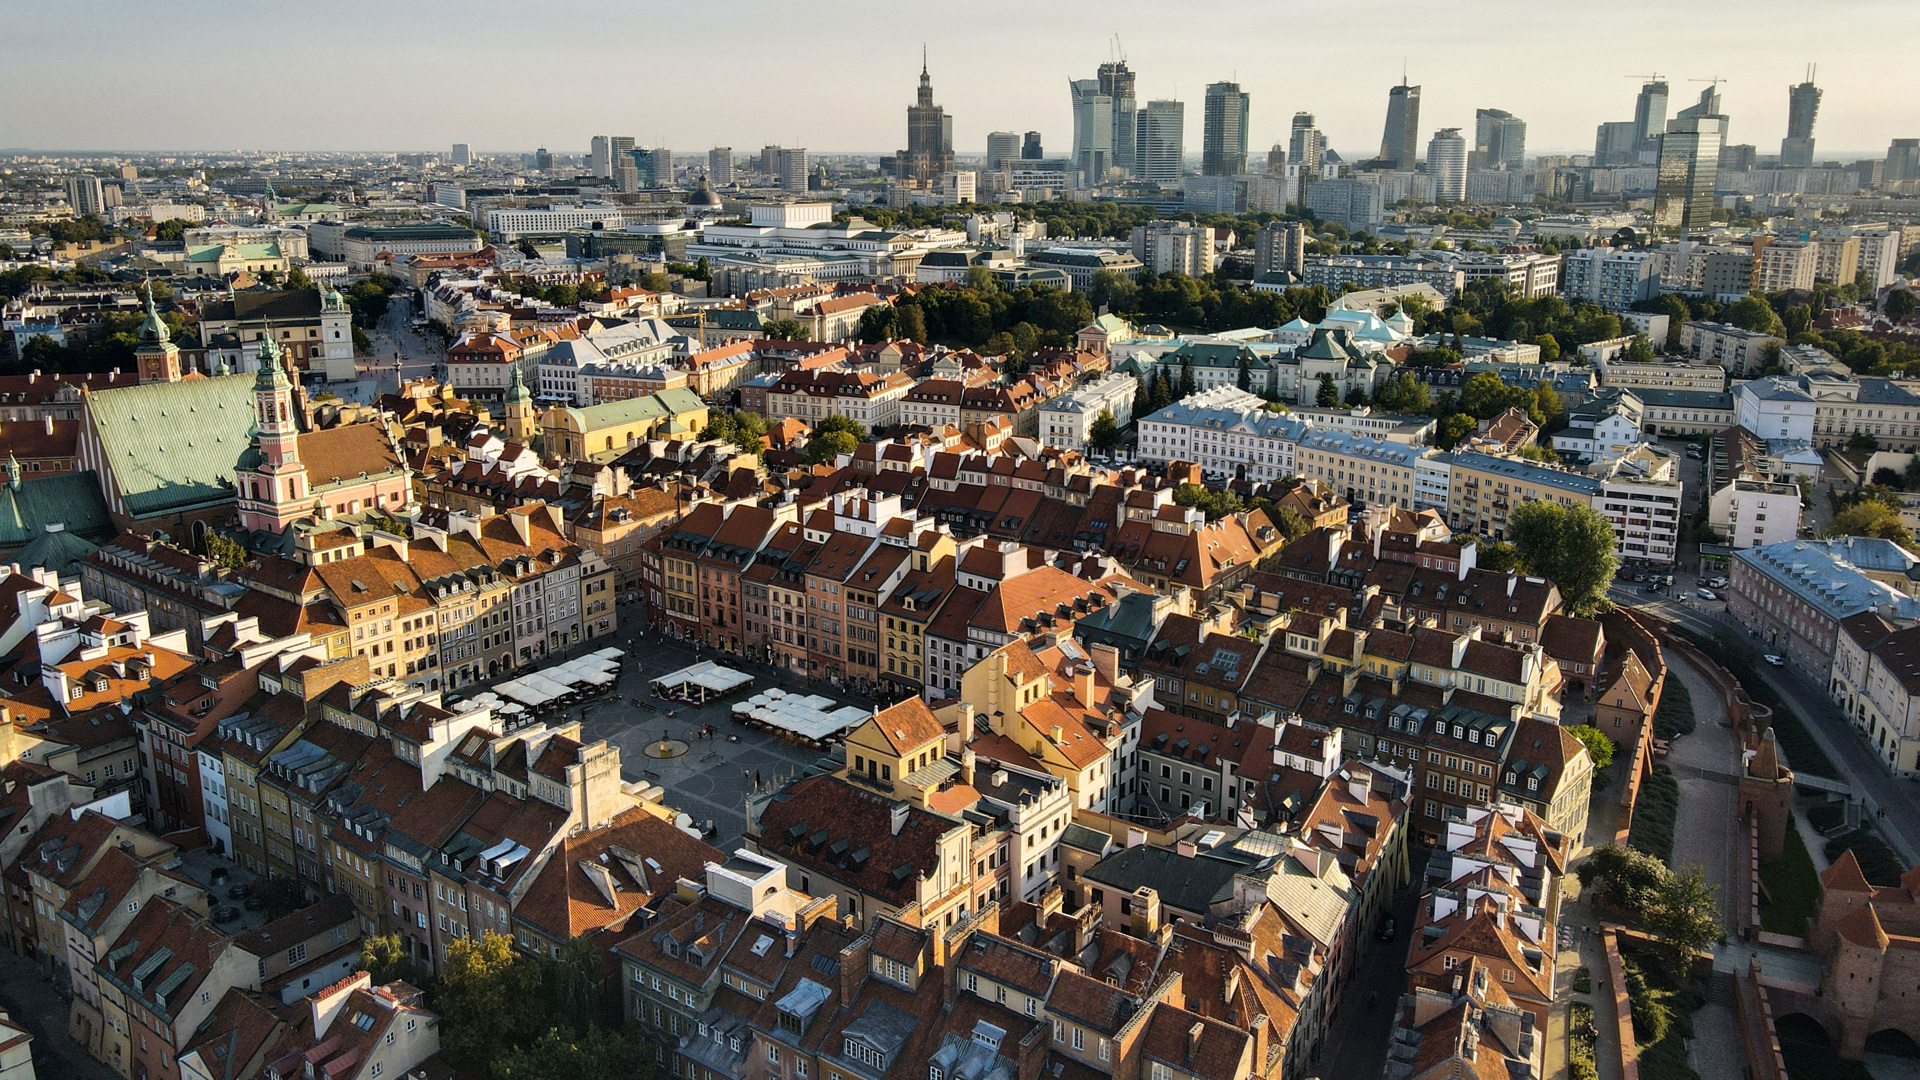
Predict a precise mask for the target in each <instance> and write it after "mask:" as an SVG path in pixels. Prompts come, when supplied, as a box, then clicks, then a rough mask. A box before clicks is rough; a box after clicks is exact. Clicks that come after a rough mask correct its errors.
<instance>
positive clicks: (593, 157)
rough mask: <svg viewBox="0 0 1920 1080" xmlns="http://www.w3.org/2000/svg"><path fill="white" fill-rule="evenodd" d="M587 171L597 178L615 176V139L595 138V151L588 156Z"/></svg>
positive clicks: (599, 136) (603, 136)
mask: <svg viewBox="0 0 1920 1080" xmlns="http://www.w3.org/2000/svg"><path fill="white" fill-rule="evenodd" d="M587 169H588V171H590V172H592V173H593V175H595V176H607V177H610V176H612V175H613V139H612V138H611V137H609V136H606V135H595V136H594V137H593V149H592V151H591V152H590V153H588V155H587Z"/></svg>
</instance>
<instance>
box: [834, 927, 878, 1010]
mask: <svg viewBox="0 0 1920 1080" xmlns="http://www.w3.org/2000/svg"><path fill="white" fill-rule="evenodd" d="M872 950H873V938H872V936H871V935H864V934H863V935H861V937H860V939H859V940H858V941H855V942H854V943H853V944H851V945H849V946H847V947H846V948H844V949H841V950H840V956H839V960H840V1004H842V1005H852V1004H853V1001H854V998H855V997H856V996H858V994H859V993H860V984H861V983H863V982H865V981H866V980H867V955H868V953H870V952H871V951H872Z"/></svg>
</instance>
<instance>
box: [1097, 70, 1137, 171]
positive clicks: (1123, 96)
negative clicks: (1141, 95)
mask: <svg viewBox="0 0 1920 1080" xmlns="http://www.w3.org/2000/svg"><path fill="white" fill-rule="evenodd" d="M1098 77H1099V80H1100V92H1101V93H1103V94H1105V95H1107V96H1108V97H1110V98H1112V99H1113V166H1114V168H1116V169H1124V170H1125V171H1126V173H1127V175H1129V176H1133V175H1137V173H1136V172H1135V166H1134V157H1135V155H1136V154H1137V153H1138V146H1137V142H1138V136H1137V135H1136V134H1135V133H1134V125H1135V124H1136V123H1137V122H1138V115H1137V113H1136V112H1135V98H1134V96H1133V71H1132V70H1131V69H1129V68H1128V67H1127V62H1126V61H1125V60H1115V61H1111V62H1108V63H1105V64H1101V65H1100V70H1099V73H1098Z"/></svg>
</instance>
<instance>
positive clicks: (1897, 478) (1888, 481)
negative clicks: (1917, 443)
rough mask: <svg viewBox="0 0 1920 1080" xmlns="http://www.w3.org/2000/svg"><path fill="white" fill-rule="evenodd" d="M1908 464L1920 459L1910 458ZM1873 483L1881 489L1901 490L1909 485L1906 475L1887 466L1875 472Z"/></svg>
mask: <svg viewBox="0 0 1920 1080" xmlns="http://www.w3.org/2000/svg"><path fill="white" fill-rule="evenodd" d="M1907 461H1908V463H1909V464H1911V463H1913V462H1914V461H1920V458H1908V459H1907ZM1873 482H1874V483H1875V484H1877V485H1879V486H1881V487H1890V488H1901V487H1905V486H1906V484H1907V478H1906V475H1905V474H1903V473H1901V472H1898V471H1896V470H1894V469H1890V468H1888V467H1886V466H1885V465H1882V466H1880V467H1879V468H1877V469H1875V470H1873Z"/></svg>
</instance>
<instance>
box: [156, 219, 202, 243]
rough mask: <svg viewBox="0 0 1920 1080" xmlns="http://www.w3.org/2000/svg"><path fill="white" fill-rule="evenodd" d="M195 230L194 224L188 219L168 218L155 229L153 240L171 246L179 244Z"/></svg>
mask: <svg viewBox="0 0 1920 1080" xmlns="http://www.w3.org/2000/svg"><path fill="white" fill-rule="evenodd" d="M191 228H193V222H191V221H188V220H187V219H186V218H168V219H167V220H165V221H162V222H160V223H159V224H157V225H155V226H154V227H153V238H154V239H155V240H159V241H162V242H164V243H169V244H177V243H179V242H180V241H181V240H182V239H184V238H185V237H186V235H187V230H188V229H191Z"/></svg>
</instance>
